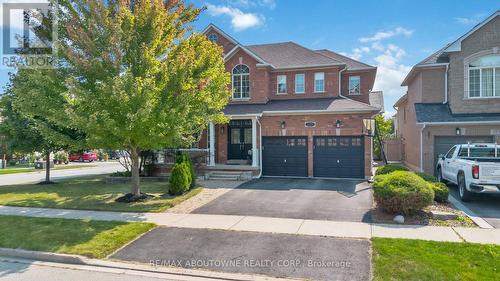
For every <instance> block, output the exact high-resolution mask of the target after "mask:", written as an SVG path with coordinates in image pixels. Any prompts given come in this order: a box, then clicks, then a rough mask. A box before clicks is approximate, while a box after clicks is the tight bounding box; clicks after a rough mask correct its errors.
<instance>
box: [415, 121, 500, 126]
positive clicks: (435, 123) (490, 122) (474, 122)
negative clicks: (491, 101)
mask: <svg viewBox="0 0 500 281" xmlns="http://www.w3.org/2000/svg"><path fill="white" fill-rule="evenodd" d="M417 124H419V125H428V126H432V125H458V124H472V125H477V124H500V121H461V122H460V121H459V122H417Z"/></svg>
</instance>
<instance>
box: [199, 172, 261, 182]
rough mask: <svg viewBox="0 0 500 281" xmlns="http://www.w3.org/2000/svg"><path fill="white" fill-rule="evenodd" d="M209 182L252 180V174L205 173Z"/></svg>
mask: <svg viewBox="0 0 500 281" xmlns="http://www.w3.org/2000/svg"><path fill="white" fill-rule="evenodd" d="M205 179H207V180H225V181H244V180H250V179H252V172H247V171H213V172H207V173H205Z"/></svg>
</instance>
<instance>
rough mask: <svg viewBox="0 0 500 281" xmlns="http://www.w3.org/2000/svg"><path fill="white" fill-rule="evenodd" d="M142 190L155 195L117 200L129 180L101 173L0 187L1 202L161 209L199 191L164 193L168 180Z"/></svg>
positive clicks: (144, 185) (147, 209)
mask: <svg viewBox="0 0 500 281" xmlns="http://www.w3.org/2000/svg"><path fill="white" fill-rule="evenodd" d="M141 190H142V192H145V193H148V194H152V195H155V196H156V197H157V198H155V199H153V200H149V201H146V202H138V203H118V202H115V199H116V198H118V197H120V196H122V195H124V194H126V193H128V192H130V184H106V183H105V182H104V177H103V176H96V177H82V178H73V179H67V180H63V181H60V182H58V184H54V185H38V184H29V185H11V186H3V187H0V205H8V206H23V207H41V208H62V209H81V210H101V211H122V212H162V211H164V210H166V209H168V208H171V207H173V206H175V205H177V204H179V203H181V202H182V201H184V200H186V199H188V198H190V197H192V196H194V195H196V194H198V193H199V192H200V191H201V188H196V189H193V190H191V191H189V192H188V193H186V194H184V195H182V196H169V195H166V193H167V191H168V183H166V182H148V183H146V182H143V183H141Z"/></svg>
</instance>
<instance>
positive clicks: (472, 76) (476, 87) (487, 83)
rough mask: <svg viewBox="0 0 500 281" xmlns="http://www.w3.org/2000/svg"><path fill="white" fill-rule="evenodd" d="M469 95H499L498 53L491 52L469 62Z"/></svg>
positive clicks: (499, 71) (472, 96) (479, 96)
mask: <svg viewBox="0 0 500 281" xmlns="http://www.w3.org/2000/svg"><path fill="white" fill-rule="evenodd" d="M468 66H469V97H470V98H488V97H500V55H498V54H491V55H485V56H482V57H479V58H477V59H474V60H472V61H471V62H469V65H468Z"/></svg>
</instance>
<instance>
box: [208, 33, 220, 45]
mask: <svg viewBox="0 0 500 281" xmlns="http://www.w3.org/2000/svg"><path fill="white" fill-rule="evenodd" d="M217 39H219V37H218V36H217V34H215V33H212V34H210V35H208V40H210V41H212V42H214V43H215V42H217Z"/></svg>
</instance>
